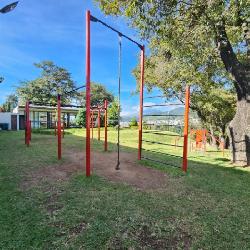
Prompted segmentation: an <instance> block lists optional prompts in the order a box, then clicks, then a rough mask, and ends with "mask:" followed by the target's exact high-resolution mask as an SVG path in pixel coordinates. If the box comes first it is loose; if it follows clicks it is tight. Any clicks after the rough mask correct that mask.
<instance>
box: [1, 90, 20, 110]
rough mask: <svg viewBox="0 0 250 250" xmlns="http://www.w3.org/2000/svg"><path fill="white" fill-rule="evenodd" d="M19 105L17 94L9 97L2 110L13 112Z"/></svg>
mask: <svg viewBox="0 0 250 250" xmlns="http://www.w3.org/2000/svg"><path fill="white" fill-rule="evenodd" d="M17 105H18V97H17V96H16V95H15V94H12V95H8V96H7V97H6V101H5V102H4V104H3V105H2V107H1V109H2V111H3V112H12V111H13V109H14V108H15V107H17Z"/></svg>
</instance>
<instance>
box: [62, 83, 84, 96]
mask: <svg viewBox="0 0 250 250" xmlns="http://www.w3.org/2000/svg"><path fill="white" fill-rule="evenodd" d="M85 87H86V86H85V85H83V86H80V87H77V88H74V89H72V90H70V91H68V92H65V93H64V95H69V94H71V93H73V92H76V91H77V90H79V89H83V88H85Z"/></svg>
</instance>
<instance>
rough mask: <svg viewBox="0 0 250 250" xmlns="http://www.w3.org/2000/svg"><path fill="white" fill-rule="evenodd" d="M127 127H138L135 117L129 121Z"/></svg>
mask: <svg viewBox="0 0 250 250" xmlns="http://www.w3.org/2000/svg"><path fill="white" fill-rule="evenodd" d="M129 126H130V127H136V126H138V122H137V120H136V118H135V117H134V118H132V119H131V121H130V122H129Z"/></svg>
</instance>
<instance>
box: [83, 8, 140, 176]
mask: <svg viewBox="0 0 250 250" xmlns="http://www.w3.org/2000/svg"><path fill="white" fill-rule="evenodd" d="M90 21H93V22H99V23H101V24H102V25H104V26H106V27H107V28H109V29H111V30H112V31H114V32H116V33H117V34H118V35H119V37H124V38H126V39H127V40H129V41H130V42H132V43H134V44H136V45H137V46H138V47H139V48H140V50H141V89H143V85H144V46H142V45H141V44H139V43H137V42H136V41H134V40H133V39H131V38H130V37H128V36H126V35H124V34H122V33H121V32H120V31H118V30H116V29H114V28H113V27H111V26H109V25H108V24H106V23H104V22H103V21H101V20H99V19H97V18H96V17H94V16H92V15H91V14H90V11H89V10H88V11H86V176H90V174H91V173H90V165H91V162H90V158H91V155H90V154H91V151H90V120H91V109H90V94H91V93H90V79H91V78H90ZM142 98H143V93H141V96H140V107H141V108H140V114H139V117H140V126H139V148H138V158H139V159H140V155H141V153H140V152H141V138H142V111H143V109H142V104H143V99H142ZM105 106H106V107H107V103H106V104H105ZM105 110H106V111H105V112H107V108H106V109H105ZM105 117H106V119H105V151H107V140H106V139H107V116H105Z"/></svg>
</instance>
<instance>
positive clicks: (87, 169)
mask: <svg viewBox="0 0 250 250" xmlns="http://www.w3.org/2000/svg"><path fill="white" fill-rule="evenodd" d="M90 158H91V155H90V11H89V10H88V11H87V12H86V176H90V174H91V173H90Z"/></svg>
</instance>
